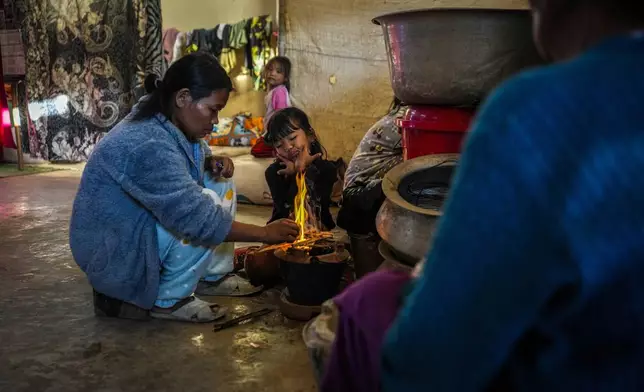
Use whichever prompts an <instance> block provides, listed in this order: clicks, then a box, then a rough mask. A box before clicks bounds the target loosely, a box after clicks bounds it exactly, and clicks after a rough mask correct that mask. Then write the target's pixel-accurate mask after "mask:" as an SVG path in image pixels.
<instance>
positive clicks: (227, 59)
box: [217, 24, 237, 72]
mask: <svg viewBox="0 0 644 392" xmlns="http://www.w3.org/2000/svg"><path fill="white" fill-rule="evenodd" d="M231 29H232V26H231V25H229V24H225V25H219V28H218V29H217V38H221V45H222V47H221V57H220V58H219V62H220V63H221V66H222V67H224V69H225V70H226V72H230V71H232V70H233V68H235V65H237V57H235V50H234V49H233V48H231V47H230V31H231ZM220 33H221V34H220Z"/></svg>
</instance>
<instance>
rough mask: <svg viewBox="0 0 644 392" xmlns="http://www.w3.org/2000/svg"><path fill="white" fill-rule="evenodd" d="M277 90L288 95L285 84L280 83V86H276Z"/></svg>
mask: <svg viewBox="0 0 644 392" xmlns="http://www.w3.org/2000/svg"><path fill="white" fill-rule="evenodd" d="M275 92H279V93H280V94H286V95H288V89H287V88H286V86H285V85H283V84H280V85H279V86H277V87H275Z"/></svg>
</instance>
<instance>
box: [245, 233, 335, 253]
mask: <svg viewBox="0 0 644 392" xmlns="http://www.w3.org/2000/svg"><path fill="white" fill-rule="evenodd" d="M306 237H308V238H306V239H305V240H302V241H295V242H293V243H288V242H284V243H282V244H277V245H271V246H267V247H265V248H261V249H258V250H257V251H256V253H263V252H267V251H269V250H277V249H284V250H286V249H288V248H302V247H305V246H311V245H314V244H315V243H316V242H317V241H319V240H325V239H329V238H333V233H331V232H330V231H321V232H309V233H307V234H306Z"/></svg>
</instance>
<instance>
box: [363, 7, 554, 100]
mask: <svg viewBox="0 0 644 392" xmlns="http://www.w3.org/2000/svg"><path fill="white" fill-rule="evenodd" d="M373 22H374V23H376V24H379V25H381V26H382V29H383V32H384V36H385V44H386V47H387V54H388V56H389V73H390V76H391V84H392V87H393V89H394V93H395V94H396V97H398V98H399V99H401V100H402V101H403V102H405V103H407V104H427V105H457V106H474V105H476V104H478V103H479V102H480V101H481V100H482V99H483V98H484V97H485V95H486V94H487V93H488V92H490V91H491V90H492V89H493V88H494V87H496V86H497V85H498V84H499V83H500V82H501V81H503V80H504V79H506V78H508V77H509V76H510V75H512V74H514V73H516V72H517V71H519V70H520V69H522V68H525V67H528V66H531V65H535V64H539V63H540V62H541V59H540V57H539V55H538V53H537V51H536V48H535V45H534V43H533V41H532V31H531V19H530V12H529V11H523V10H489V9H443V8H438V9H431V10H418V11H408V12H400V13H395V14H388V15H383V16H379V17H377V18H375V19H374V20H373Z"/></svg>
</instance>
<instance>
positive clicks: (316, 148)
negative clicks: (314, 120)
mask: <svg viewBox="0 0 644 392" xmlns="http://www.w3.org/2000/svg"><path fill="white" fill-rule="evenodd" d="M298 129H301V130H303V131H304V133H305V134H306V136H309V137H312V138H313V141H312V142H311V149H310V153H311V154H318V153H322V157H323V158H325V159H326V156H327V151H326V149H325V148H324V147H323V146H322V144H321V143H320V140H319V139H318V135H317V133H315V130H314V129H313V127H312V126H311V122H310V121H309V116H307V115H306V113H304V111H303V110H302V109H298V108H296V107H289V108H284V109H281V110H278V111H277V112H275V114H273V116H272V117H271V118H270V120H268V124H266V134H265V135H264V142H266V144H268V145H269V146H271V147H273V146H275V145H276V144H277V143H279V141H280V140H282V139H284V138H285V137H287V136H288V135H290V134H291V133H293V132H295V131H296V130H298Z"/></svg>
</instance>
